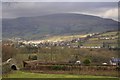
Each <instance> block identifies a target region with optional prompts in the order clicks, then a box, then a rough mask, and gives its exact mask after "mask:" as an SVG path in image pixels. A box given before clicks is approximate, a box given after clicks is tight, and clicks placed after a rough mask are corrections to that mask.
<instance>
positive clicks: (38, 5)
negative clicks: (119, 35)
mask: <svg viewBox="0 0 120 80" xmlns="http://www.w3.org/2000/svg"><path fill="white" fill-rule="evenodd" d="M117 6H118V5H117V2H16V3H15V2H11V3H10V2H6V3H5V2H3V9H2V13H3V18H17V17H32V16H42V15H47V14H55V13H67V12H87V13H93V14H94V13H95V14H97V13H101V12H104V11H106V10H108V9H112V8H117Z"/></svg>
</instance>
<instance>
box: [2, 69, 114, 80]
mask: <svg viewBox="0 0 120 80" xmlns="http://www.w3.org/2000/svg"><path fill="white" fill-rule="evenodd" d="M3 78H114V79H116V78H115V77H107V76H91V75H70V74H41V73H31V72H23V71H14V72H12V73H10V74H6V75H3Z"/></svg>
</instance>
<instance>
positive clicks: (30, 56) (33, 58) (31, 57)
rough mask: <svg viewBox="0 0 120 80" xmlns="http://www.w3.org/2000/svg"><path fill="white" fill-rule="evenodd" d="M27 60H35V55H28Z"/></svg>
mask: <svg viewBox="0 0 120 80" xmlns="http://www.w3.org/2000/svg"><path fill="white" fill-rule="evenodd" d="M28 59H29V60H37V55H29V58H28Z"/></svg>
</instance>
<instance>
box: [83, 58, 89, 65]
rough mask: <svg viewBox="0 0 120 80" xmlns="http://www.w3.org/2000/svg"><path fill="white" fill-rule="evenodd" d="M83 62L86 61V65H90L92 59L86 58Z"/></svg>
mask: <svg viewBox="0 0 120 80" xmlns="http://www.w3.org/2000/svg"><path fill="white" fill-rule="evenodd" d="M83 63H84V64H85V65H90V63H91V60H90V59H85V60H84V61H83Z"/></svg>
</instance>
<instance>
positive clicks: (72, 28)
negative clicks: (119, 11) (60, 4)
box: [2, 13, 118, 39]
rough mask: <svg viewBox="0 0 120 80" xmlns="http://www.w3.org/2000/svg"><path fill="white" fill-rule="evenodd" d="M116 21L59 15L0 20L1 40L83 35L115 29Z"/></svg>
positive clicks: (81, 15) (85, 16)
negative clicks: (0, 28)
mask: <svg viewBox="0 0 120 80" xmlns="http://www.w3.org/2000/svg"><path fill="white" fill-rule="evenodd" d="M117 24H118V22H117V21H114V20H112V19H107V18H101V17H97V16H92V15H85V14H75V13H61V14H51V15H45V16H37V17H20V18H15V19H3V20H2V31H3V32H2V33H3V38H11V37H21V38H25V39H40V38H44V37H47V36H52V35H64V34H78V33H79V34H84V33H93V32H104V31H109V30H116V29H117Z"/></svg>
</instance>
